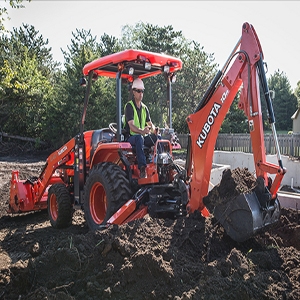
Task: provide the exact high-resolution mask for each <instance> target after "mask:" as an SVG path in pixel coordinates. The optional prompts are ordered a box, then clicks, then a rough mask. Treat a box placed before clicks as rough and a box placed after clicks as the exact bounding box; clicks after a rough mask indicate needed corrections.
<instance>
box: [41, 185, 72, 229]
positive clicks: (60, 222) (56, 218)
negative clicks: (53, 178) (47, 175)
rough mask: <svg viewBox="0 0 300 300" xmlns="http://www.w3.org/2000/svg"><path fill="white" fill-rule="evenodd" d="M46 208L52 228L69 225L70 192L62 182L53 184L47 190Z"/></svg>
mask: <svg viewBox="0 0 300 300" xmlns="http://www.w3.org/2000/svg"><path fill="white" fill-rule="evenodd" d="M47 209H48V215H49V219H50V223H51V225H52V227H54V228H65V227H69V226H70V225H71V223H72V215H73V207H72V203H71V198H70V193H69V191H68V189H67V187H66V186H65V185H64V184H61V183H58V184H53V185H52V186H51V187H50V189H49V191H48V199H47Z"/></svg>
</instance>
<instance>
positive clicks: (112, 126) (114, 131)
mask: <svg viewBox="0 0 300 300" xmlns="http://www.w3.org/2000/svg"><path fill="white" fill-rule="evenodd" d="M116 126H117V123H110V124H109V125H108V127H109V129H110V130H111V131H112V132H113V133H117V128H116Z"/></svg>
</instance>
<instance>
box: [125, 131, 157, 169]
mask: <svg viewBox="0 0 300 300" xmlns="http://www.w3.org/2000/svg"><path fill="white" fill-rule="evenodd" d="M157 139H158V137H157V135H155V134H153V133H152V134H149V135H147V136H145V137H143V136H142V135H140V134H135V135H131V136H130V137H129V138H128V140H127V142H129V143H130V144H131V146H134V147H135V151H136V157H137V161H138V167H139V169H140V168H141V166H146V164H147V163H146V157H145V154H144V146H146V147H148V148H150V147H152V146H153V145H154V144H155V143H156V141H157Z"/></svg>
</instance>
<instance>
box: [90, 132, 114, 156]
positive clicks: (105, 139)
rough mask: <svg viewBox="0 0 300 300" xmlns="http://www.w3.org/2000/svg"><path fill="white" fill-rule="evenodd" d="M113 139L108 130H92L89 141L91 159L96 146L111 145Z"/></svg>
mask: <svg viewBox="0 0 300 300" xmlns="http://www.w3.org/2000/svg"><path fill="white" fill-rule="evenodd" d="M114 138H115V134H114V133H113V132H112V131H111V130H110V129H109V128H102V129H97V130H94V132H93V134H92V141H91V146H92V147H91V157H93V155H94V152H95V150H96V149H97V146H98V144H99V143H100V142H101V143H111V142H113V140H114Z"/></svg>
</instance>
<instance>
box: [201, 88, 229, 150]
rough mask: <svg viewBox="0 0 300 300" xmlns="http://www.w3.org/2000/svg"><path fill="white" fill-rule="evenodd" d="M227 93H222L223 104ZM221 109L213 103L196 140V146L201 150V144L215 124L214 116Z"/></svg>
mask: <svg viewBox="0 0 300 300" xmlns="http://www.w3.org/2000/svg"><path fill="white" fill-rule="evenodd" d="M228 93H229V91H228V90H227V91H226V92H224V93H223V95H222V97H221V99H220V100H221V102H222V103H224V102H225V100H226V98H227V96H228ZM221 107H222V105H220V104H218V103H216V102H215V103H214V105H213V107H212V109H211V111H210V113H209V115H208V117H207V120H206V122H205V124H204V126H203V128H202V131H201V132H200V134H199V136H198V139H197V142H196V143H197V145H198V146H199V147H200V148H202V146H203V144H204V143H205V141H206V139H207V136H208V134H209V132H210V130H211V126H212V125H213V124H214V122H215V118H216V116H217V115H218V114H219V110H220V108H221Z"/></svg>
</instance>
